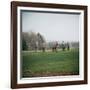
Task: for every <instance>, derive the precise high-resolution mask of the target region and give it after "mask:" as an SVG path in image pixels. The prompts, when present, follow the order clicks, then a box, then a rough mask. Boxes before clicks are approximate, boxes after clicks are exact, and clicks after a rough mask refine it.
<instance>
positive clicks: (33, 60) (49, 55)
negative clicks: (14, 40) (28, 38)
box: [22, 49, 79, 77]
mask: <svg viewBox="0 0 90 90" xmlns="http://www.w3.org/2000/svg"><path fill="white" fill-rule="evenodd" d="M78 74H79V51H78V49H73V50H70V51H59V52H57V53H56V52H22V77H44V76H60V75H78Z"/></svg>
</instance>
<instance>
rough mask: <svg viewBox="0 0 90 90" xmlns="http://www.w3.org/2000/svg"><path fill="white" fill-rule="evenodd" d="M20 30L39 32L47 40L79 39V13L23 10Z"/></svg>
mask: <svg viewBox="0 0 90 90" xmlns="http://www.w3.org/2000/svg"><path fill="white" fill-rule="evenodd" d="M22 31H23V32H30V31H34V32H36V33H38V32H39V33H41V34H42V35H43V36H44V37H45V39H46V40H47V41H79V15H78V14H56V13H54V14H52V13H40V12H26V11H25V12H24V11H23V12H22Z"/></svg>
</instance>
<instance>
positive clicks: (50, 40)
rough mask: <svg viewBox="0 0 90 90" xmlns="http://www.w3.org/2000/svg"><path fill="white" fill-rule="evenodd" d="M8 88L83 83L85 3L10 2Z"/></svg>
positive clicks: (85, 46)
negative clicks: (10, 31) (9, 84)
mask: <svg viewBox="0 0 90 90" xmlns="http://www.w3.org/2000/svg"><path fill="white" fill-rule="evenodd" d="M11 23H12V37H13V42H12V43H13V46H12V47H13V50H12V59H13V61H12V74H11V75H12V77H11V78H12V81H11V86H12V88H22V87H24V88H25V87H38V86H53V85H54V86H57V85H72V84H85V83H87V6H80V5H64V7H63V5H62V4H45V3H31V2H12V22H11Z"/></svg>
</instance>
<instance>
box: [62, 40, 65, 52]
mask: <svg viewBox="0 0 90 90" xmlns="http://www.w3.org/2000/svg"><path fill="white" fill-rule="evenodd" d="M62 50H63V51H65V43H64V41H62Z"/></svg>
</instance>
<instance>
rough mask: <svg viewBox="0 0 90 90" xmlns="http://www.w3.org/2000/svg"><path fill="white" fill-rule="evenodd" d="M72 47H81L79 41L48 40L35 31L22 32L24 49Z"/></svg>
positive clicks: (53, 49) (63, 48) (65, 48)
mask: <svg viewBox="0 0 90 90" xmlns="http://www.w3.org/2000/svg"><path fill="white" fill-rule="evenodd" d="M70 48H79V42H64V41H62V42H61V43H60V42H57V41H51V42H47V41H46V40H45V38H44V36H43V35H42V34H40V33H35V32H32V31H31V32H22V50H31V51H32V50H35V51H37V50H42V51H43V52H45V50H46V49H47V50H52V51H53V52H57V50H58V49H62V50H63V51H65V50H70Z"/></svg>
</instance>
